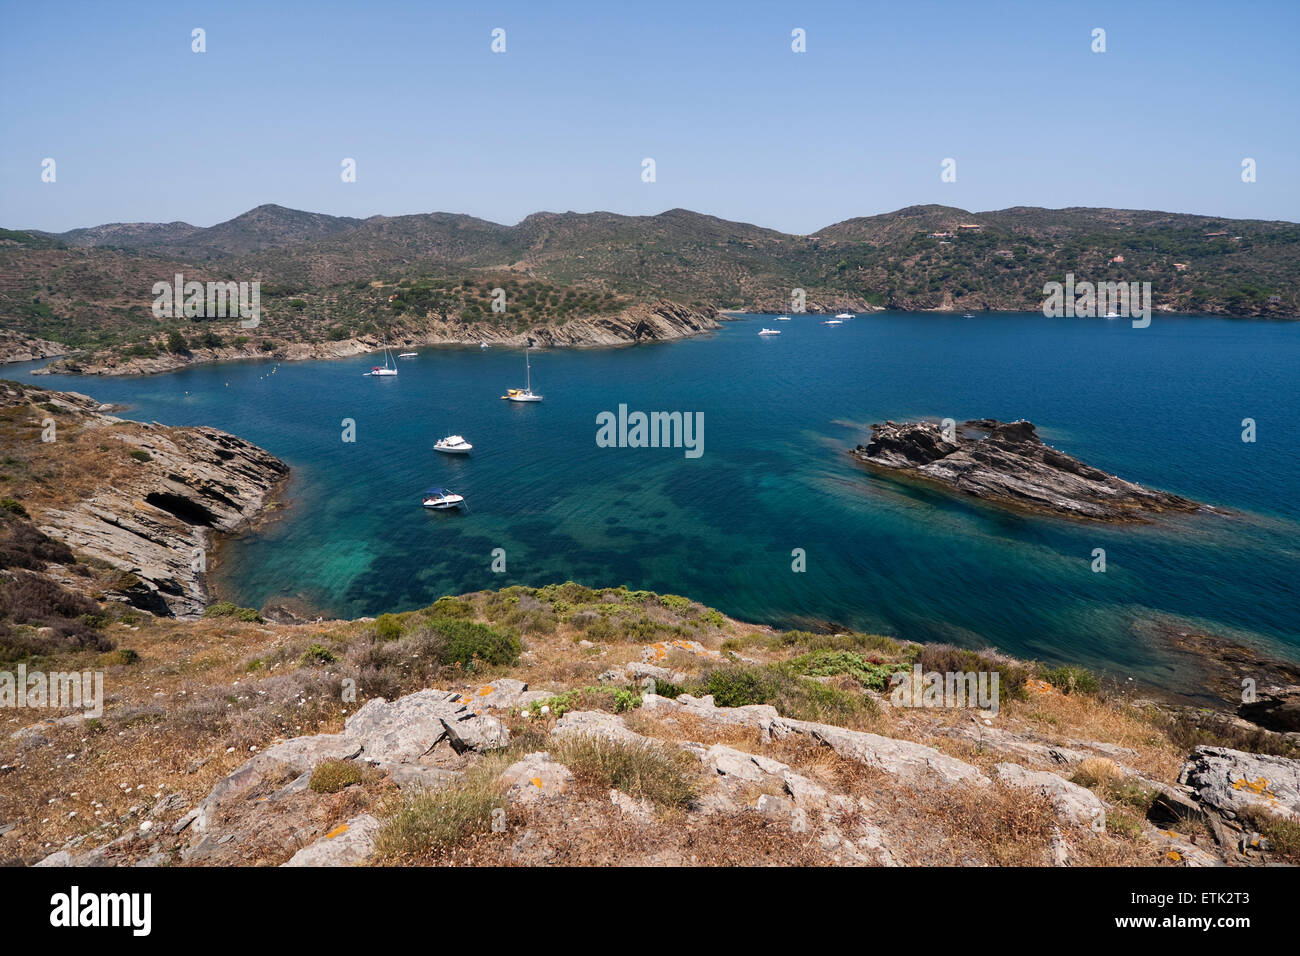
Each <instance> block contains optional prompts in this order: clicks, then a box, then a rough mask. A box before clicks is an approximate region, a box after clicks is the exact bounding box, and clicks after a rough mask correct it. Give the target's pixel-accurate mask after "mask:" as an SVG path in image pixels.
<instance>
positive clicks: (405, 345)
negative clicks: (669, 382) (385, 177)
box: [32, 300, 728, 376]
mask: <svg viewBox="0 0 1300 956" xmlns="http://www.w3.org/2000/svg"><path fill="white" fill-rule="evenodd" d="M727 318H728V316H726V315H725V314H724V313H722V312H719V311H718V310H717V309H714V308H712V307H707V308H694V307H690V306H685V305H681V304H678V303H675V302H669V301H666V300H661V301H657V302H650V303H645V304H642V305H635V306H631V307H629V308H627V309H624V310H623V311H622V312H619V313H618V314H617V315H607V316H589V317H584V318H580V319H570V320H569V321H567V322H562V323H551V324H547V325H539V326H535V327H533V328H529V329H525V330H523V331H514V330H513V329H504V328H501V327H499V326H496V325H493V324H490V323H486V322H474V323H466V322H460V321H458V320H456V319H447V320H441V319H437V318H430V319H429V320H428V321H427V322H426V323H425V324H424V325H423V326H422V327H421V328H419V329H407V330H404V331H401V332H399V333H397V334H395V335H394V336H393V338H392V339H391V340H390V341H384V340H382V339H380V338H378V337H375V336H356V337H353V338H348V339H342V340H340V341H336V342H331V341H318V342H293V341H282V340H278V339H276V338H274V337H271V338H270V339H269V341H270V343H271V344H272V346H273V347H272V348H271V350H269V351H268V350H267V349H266V348H264V347H263V345H262V343H263V341H264V340H266V339H265V338H264V337H263V336H259V335H258V333H256V332H255V333H253V334H252V335H251V336H249V341H248V342H246V343H244V344H242V345H234V344H231V345H224V346H220V347H218V348H193V349H191V350H187V351H185V352H179V353H177V352H163V353H160V354H158V355H156V356H152V357H142V356H132V357H129V358H117V357H114V356H105V355H104V354H103V353H99V354H94V355H88V356H86V357H84V358H69V359H62V360H59V361H56V362H51V363H50V364H49V365H46V366H44V367H43V368H39V369H36V370H34V371H33V372H32V374H33V375H54V374H58V375H109V376H116V375H152V374H157V373H161V372H171V371H175V370H176V369H180V368H186V367H188V366H191V365H205V364H211V363H214V362H237V361H248V360H267V359H274V360H275V361H280V362H300V361H307V360H312V359H339V358H348V357H349V356H353V355H363V354H366V353H370V352H376V351H378V350H380V349H382V348H384V347H385V346H388V347H389V348H392V349H397V350H401V349H409V348H418V347H422V346H424V347H428V346H470V347H477V346H479V345H481V344H484V343H486V344H487V345H489V346H496V347H500V348H524V347H525V346H532V347H534V348H606V347H616V346H624V345H638V344H643V343H650V342H667V341H672V340H675V339H683V338H688V337H691V336H695V335H703V334H705V333H708V332H712V331H715V330H717V329H719V328H721V323H722V322H723V321H726V320H727ZM262 331H263V332H266V333H268V334H269V333H270V332H271V329H270V328H268V327H263V329H262ZM58 354H61V353H58Z"/></svg>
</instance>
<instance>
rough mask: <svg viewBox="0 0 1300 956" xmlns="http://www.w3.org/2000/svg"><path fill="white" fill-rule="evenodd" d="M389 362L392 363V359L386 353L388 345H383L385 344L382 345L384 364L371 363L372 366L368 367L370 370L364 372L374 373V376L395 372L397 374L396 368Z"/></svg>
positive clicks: (393, 373)
mask: <svg viewBox="0 0 1300 956" xmlns="http://www.w3.org/2000/svg"><path fill="white" fill-rule="evenodd" d="M391 363H392V359H391V358H390V357H389V355H388V346H386V345H385V346H384V364H383V365H372V366H371V367H370V371H369V372H366V373H365V374H367V375H374V376H380V375H396V374H397V369H396V368H395V367H394V366H393V365H392V364H391Z"/></svg>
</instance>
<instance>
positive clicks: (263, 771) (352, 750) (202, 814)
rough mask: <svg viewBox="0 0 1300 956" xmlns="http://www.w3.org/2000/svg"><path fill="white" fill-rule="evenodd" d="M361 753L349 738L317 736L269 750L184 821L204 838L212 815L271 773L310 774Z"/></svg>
mask: <svg viewBox="0 0 1300 956" xmlns="http://www.w3.org/2000/svg"><path fill="white" fill-rule="evenodd" d="M359 753H361V741H360V740H358V739H357V738H356V737H353V736H350V735H348V734H316V735H314V736H310V737H293V738H291V739H289V740H286V741H284V742H283V743H279V744H276V745H275V746H274V747H269V748H267V749H266V750H263V751H262V752H261V753H259V754H256V755H255V756H253V757H252V758H250V759H249V760H247V761H245V762H244V763H243V764H242V765H240V767H239V768H238V769H237V770H235V771H234V772H233V773H231V774H230V775H229V776H227V777H224V778H223V779H221V780H219V781H217V784H216V785H215V786H214V787H213V788H212V790H211V791H209V792H208V795H207V796H206V797H204V798H203V800H202V801H200V803H199V805H198V806H197V807H195V808H194V809H193V810H191V811H190V813H188V814H186V815H185V816H184V817H182V818H181V821H186V820H188V821H189V822H187V823H185V826H189V825H190V824H191V823H192V824H193V826H194V830H195V833H196V834H198V835H200V836H202V835H203V834H204V832H205V831H206V829H207V825H208V820H209V819H210V817H211V814H212V812H213V811H214V810H215V809H216V808H217V807H218V806H219V805H220V804H222V803H223V802H225V801H226V800H228V799H230V798H231V797H232V796H234V795H235V794H238V793H242V792H244V791H246V790H248V789H250V788H251V787H254V786H256V785H257V784H259V783H261V782H262V781H263V780H264V779H265V778H266V776H267V774H268V773H271V772H273V771H274V772H283V771H284V770H291V771H293V772H294V773H298V774H306V773H310V771H311V770H312V769H313V768H314V767H315V766H316V765H317V764H319V763H323V762H324V761H326V760H349V759H351V758H353V757H355V756H357V755H358V754H359ZM181 821H177V825H176V826H177V827H179V829H177V828H173V832H175V833H179V832H180V831H181V830H183V829H184V828H185V826H181Z"/></svg>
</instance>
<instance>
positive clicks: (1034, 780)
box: [996, 763, 1106, 832]
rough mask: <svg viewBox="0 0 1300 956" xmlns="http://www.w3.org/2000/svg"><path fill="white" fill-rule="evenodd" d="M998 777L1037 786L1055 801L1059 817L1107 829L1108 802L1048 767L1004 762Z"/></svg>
mask: <svg viewBox="0 0 1300 956" xmlns="http://www.w3.org/2000/svg"><path fill="white" fill-rule="evenodd" d="M996 771H997V776H998V780H1000V781H1001V782H1002V783H1005V784H1006V785H1007V786H1010V787H1016V788H1018V789H1021V790H1036V791H1037V792H1039V793H1041V794H1042V795H1043V796H1045V797H1047V799H1049V800H1050V801H1052V806H1053V807H1055V808H1056V815H1057V817H1058V818H1059V819H1060V820H1061V821H1062V822H1064V823H1069V824H1071V825H1072V826H1078V827H1089V828H1091V829H1093V830H1096V831H1097V832H1101V831H1103V830H1105V829H1106V806H1105V804H1103V803H1102V802H1101V799H1100V798H1099V797H1098V796H1097V795H1096V794H1095V793H1093V792H1092V791H1091V790H1088V789H1085V788H1084V787H1081V786H1079V785H1078V784H1077V783H1070V781H1068V780H1066V779H1064V778H1063V777H1058V776H1057V775H1056V774H1054V773H1051V772H1050V771H1047V770H1027V769H1026V768H1024V767H1022V766H1020V764H1015V763H1000V764H998V765H997V768H996Z"/></svg>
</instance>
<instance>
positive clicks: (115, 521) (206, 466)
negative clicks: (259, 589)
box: [0, 382, 289, 618]
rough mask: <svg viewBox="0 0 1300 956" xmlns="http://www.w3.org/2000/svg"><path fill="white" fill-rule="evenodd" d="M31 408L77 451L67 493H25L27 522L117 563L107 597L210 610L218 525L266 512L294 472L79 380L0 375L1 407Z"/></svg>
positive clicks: (244, 446)
mask: <svg viewBox="0 0 1300 956" xmlns="http://www.w3.org/2000/svg"><path fill="white" fill-rule="evenodd" d="M24 408H30V409H31V411H32V416H33V417H32V419H31V422H30V424H31V427H32V428H33V429H34V430H35V429H36V428H38V427H39V425H40V422H42V421H53V422H54V424H55V431H54V433H53V434H54V436H55V438H54V441H53V442H52V443H51V444H53V445H54V446H56V447H57V448H58V449H59V452H60V454H61V455H64V456H68V457H69V458H70V459H73V460H75V462H76V463H75V464H73V465H72V466H71V468H70V470H71V471H75V473H76V474H75V478H72V479H71V480H70V481H69V482H68V484H69V487H68V488H65V489H60V490H61V491H62V492H64V493H62V494H59V495H58V496H57V497H41V496H33V495H25V496H24V500H23V507H24V509H25V510H26V511H27V512H29V513H30V517H31V520H32V523H33V524H34V525H35V527H36V528H37V530H39V531H40V532H41V533H42V534H44V535H46V536H48V537H49V538H51V539H54V540H55V541H59V542H62V543H64V544H66V545H67V546H69V547H71V548H73V549H74V550H75V551H77V552H78V553H80V554H81V555H83V556H84V557H85V558H87V559H90V560H91V561H93V562H96V563H98V564H100V565H101V566H107V567H108V568H112V569H115V570H116V571H117V572H118V577H117V580H116V582H115V586H114V587H112V588H110V589H109V591H108V592H107V594H106V596H107V597H108V599H110V600H116V601H120V602H123V603H127V604H131V605H134V606H136V607H138V608H140V609H142V610H147V611H150V612H152V613H154V614H160V615H164V616H172V617H179V618H193V617H197V616H199V615H200V614H202V613H203V611H204V609H205V608H206V607H207V604H208V590H207V585H206V580H205V578H206V571H207V567H208V561H209V559H210V551H211V549H212V546H213V544H214V543H215V540H216V536H217V535H221V534H229V533H233V532H236V531H239V530H242V529H244V528H246V527H248V526H249V525H251V524H252V523H253V522H254V521H256V520H257V519H258V518H260V517H261V516H262V515H263V514H265V513H266V511H267V510H268V509H269V508H270V507H271V505H272V502H273V498H274V496H275V494H276V493H277V491H278V490H279V489H280V487H281V485H282V483H283V482H284V481H285V479H286V478H287V477H288V474H289V466H288V465H286V464H285V463H284V462H282V461H281V460H280V459H278V458H276V457H275V456H274V455H272V454H270V453H269V452H267V451H264V450H263V449H261V448H259V447H257V446H256V445H254V444H252V443H251V442H248V441H245V440H244V439H242V438H238V437H236V436H234V435H231V434H229V433H227V432H223V431H221V430H219V429H216V428H208V427H197V428H173V427H168V426H165V425H161V424H159V423H157V422H154V423H152V424H146V423H141V422H131V421H127V420H125V419H121V418H118V417H116V416H113V415H110V414H108V413H107V409H108V408H109V406H102V405H100V404H99V403H98V402H96V401H94V400H93V399H91V398H88V397H87V396H85V395H80V394H78V393H76V392H50V391H46V390H45V389H41V388H37V387H35V386H31V385H23V384H18V383H14V382H3V383H0V410H4V409H13V410H16V411H17V412H18V414H19V415H20V416H21V413H22V410H23V409H24ZM33 438H34V440H37V441H39V438H36V437H35V436H33ZM69 492H70V493H69Z"/></svg>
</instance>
